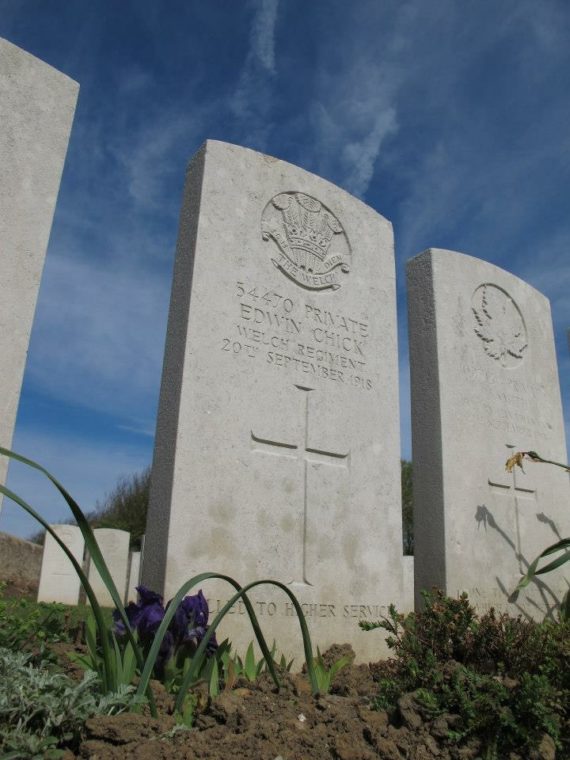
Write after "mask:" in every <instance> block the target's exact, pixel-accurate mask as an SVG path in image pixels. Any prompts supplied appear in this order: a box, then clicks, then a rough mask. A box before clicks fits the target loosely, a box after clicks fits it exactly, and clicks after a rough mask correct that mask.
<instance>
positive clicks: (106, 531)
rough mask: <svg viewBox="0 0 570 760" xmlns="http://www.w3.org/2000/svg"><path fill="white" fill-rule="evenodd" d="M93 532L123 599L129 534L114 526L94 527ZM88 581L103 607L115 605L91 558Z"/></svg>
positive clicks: (125, 586) (127, 563)
mask: <svg viewBox="0 0 570 760" xmlns="http://www.w3.org/2000/svg"><path fill="white" fill-rule="evenodd" d="M93 533H94V535H95V540H96V541H97V544H98V545H99V549H100V550H101V554H102V555H103V559H104V560H105V562H106V564H107V568H108V570H109V572H110V574H111V578H112V579H113V581H114V582H115V586H116V587H117V591H118V592H119V596H120V597H121V599H123V598H124V596H125V593H126V590H127V572H128V566H129V540H130V534H129V533H128V532H127V531H126V530H116V529H115V528H96V529H95V530H94V531H93ZM89 583H90V584H91V586H92V587H93V591H94V592H95V596H96V597H97V601H98V602H99V604H101V605H102V606H103V607H114V606H115V603H114V602H113V599H112V597H111V595H110V593H109V592H108V590H107V587H106V586H105V584H104V583H103V580H102V579H101V576H100V575H99V571H98V570H97V568H96V567H95V564H94V562H93V560H91V561H90V563H89Z"/></svg>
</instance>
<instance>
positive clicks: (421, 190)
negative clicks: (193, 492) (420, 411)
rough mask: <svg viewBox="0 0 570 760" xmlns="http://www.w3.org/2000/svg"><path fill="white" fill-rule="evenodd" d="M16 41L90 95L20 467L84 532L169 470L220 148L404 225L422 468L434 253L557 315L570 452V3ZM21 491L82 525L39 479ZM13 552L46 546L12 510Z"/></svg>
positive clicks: (399, 230)
mask: <svg viewBox="0 0 570 760" xmlns="http://www.w3.org/2000/svg"><path fill="white" fill-rule="evenodd" d="M0 36H2V37H5V38H6V39H8V40H10V41H11V42H13V43H15V44H17V45H19V46H20V47H22V48H24V49H26V50H28V51H29V52H31V53H33V54H34V55H36V56H38V57H39V58H41V59H43V60H44V61H46V62H47V63H49V64H51V65H52V66H54V67H55V68H57V69H59V70H61V71H63V72H64V73H66V74H68V75H69V76H70V77H72V78H73V79H75V80H76V81H78V82H79V83H80V85H81V90H80V95H79V103H78V108H77V112H76V118H75V123H74V126H73V131H72V136H71V142H70V146H69V152H68V156H67V163H66V167H65V172H64V176H63V181H62V185H61V190H60V195H59V202H58V207H57V212H56V216H55V220H54V225H53V229H52V235H51V240H50V245H49V249H48V254H47V259H46V266H45V270H44V277H43V281H42V286H41V291H40V296H39V301H38V308H37V312H36V319H35V324H34V329H33V334H32V339H31V344H30V351H29V358H28V365H27V370H26V374H25V379H24V386H23V390H22V396H21V403H20V410H19V415H18V421H17V426H16V431H15V436H14V441H13V447H14V448H15V449H16V450H18V451H20V452H22V453H24V454H26V455H28V456H31V457H32V458H36V459H38V460H39V461H41V462H42V463H44V464H45V465H46V466H47V467H48V468H51V469H52V470H53V472H54V473H55V474H56V475H57V476H58V477H59V478H60V479H61V480H62V481H63V482H64V483H65V484H66V485H67V487H68V488H69V490H70V491H71V492H72V493H73V494H74V495H75V496H76V498H77V499H78V501H79V502H80V503H81V504H82V505H83V506H84V507H85V508H86V509H90V508H93V507H94V505H95V503H96V501H97V500H98V499H99V500H102V499H103V498H104V496H105V494H106V493H108V492H109V491H110V490H112V488H113V486H114V485H115V483H116V480H117V478H118V477H119V476H121V475H128V474H130V473H132V472H134V471H137V470H140V469H142V468H143V467H144V466H145V465H147V464H148V463H149V462H150V461H151V457H152V444H153V435H154V425H155V417H156V407H157V401H158V392H159V383H160V373H161V364H162V353H163V347H164V339H165V331H166V318H167V309H168V300H169V296H170V284H171V282H170V280H171V274H172V266H173V256H174V248H175V242H176V234H177V220H178V212H179V206H180V200H181V193H182V186H183V181H184V172H185V168H186V165H187V162H188V160H189V158H190V157H191V156H192V155H193V153H194V152H195V151H196V150H197V149H198V148H199V146H200V145H201V143H202V142H203V141H204V140H205V139H206V138H214V139H219V140H226V141H229V142H235V143H238V144H241V145H245V146H248V147H251V148H254V149H256V150H261V151H263V152H266V153H269V154H271V155H275V156H278V157H279V158H282V159H284V160H286V161H290V162H292V163H295V164H297V165H299V166H302V167H303V168H305V169H307V170H309V171H312V172H316V173H318V174H320V175H321V176H323V177H325V178H326V179H329V180H331V181H332V182H335V183H336V184H338V185H340V186H341V187H343V188H344V189H346V190H348V191H349V192H351V193H353V194H355V195H357V196H359V197H360V198H362V200H364V201H365V202H366V203H368V204H369V205H371V206H372V207H373V208H375V209H376V210H377V211H379V212H380V213H381V214H383V215H384V216H386V217H387V218H388V219H390V221H392V223H393V224H394V230H395V236H396V265H397V276H398V298H399V312H400V366H401V407H402V446H403V452H402V453H403V455H404V456H409V455H410V432H409V427H410V422H409V378H408V375H409V372H408V359H407V337H406V316H405V310H406V307H405V277H404V268H405V262H406V261H407V260H408V259H409V258H411V257H412V256H414V255H415V254H417V253H419V252H420V251H422V250H424V249H425V248H427V247H430V246H431V247H441V248H449V249H452V250H457V251H463V252H465V253H469V254H471V255H473V256H477V257H480V258H482V259H485V260H487V261H491V262H493V263H495V264H497V265H499V266H501V267H503V268H505V269H508V270H509V271H511V272H513V273H514V274H516V275H518V276H519V277H522V278H524V279H525V280H527V281H528V282H530V283H531V284H532V285H533V286H534V287H536V288H538V289H539V290H541V291H542V292H544V293H545V294H546V295H547V296H548V297H549V298H550V300H551V303H552V311H553V317H554V324H555V334H556V341H557V348H558V360H559V370H560V376H561V378H562V379H563V380H562V388H563V398H564V402H565V410H566V429H567V433H568V431H569V430H570V388H569V387H568V386H569V385H570V383H568V377H569V375H570V357H569V351H568V345H567V340H566V330H567V328H569V327H570V297H569V294H570V254H569V250H570V192H569V187H570V128H569V125H570V45H569V44H568V40H569V39H570V5H569V4H568V3H567V2H566V0H542V1H541V2H536V0H501V2H497V1H496V0H477V2H467V0H463V1H461V2H460V1H459V0H454V1H452V0H409V1H406V0H397V1H392V0H351V2H350V3H348V2H346V0H312V2H306V0H251V1H250V2H248V1H247V0H243V1H242V0H168V2H158V0H154V1H151V0H121V1H120V2H118V1H117V0H73V1H71V0H67V1H66V2H65V1H64V0H0ZM564 378H566V381H565V382H564ZM9 485H10V486H11V487H12V488H13V489H15V490H18V491H20V492H22V495H24V494H25V495H27V496H28V497H29V499H30V500H31V501H33V503H34V504H37V505H38V507H39V508H40V510H41V511H42V513H43V514H44V515H45V516H46V517H47V518H48V519H49V520H51V521H53V522H56V521H58V520H60V519H61V518H62V517H65V516H66V511H65V507H64V506H63V505H62V503H61V501H60V500H59V499H58V498H57V496H56V495H54V494H53V492H52V491H51V490H50V489H49V488H47V487H46V486H45V484H43V482H41V481H40V480H38V479H37V478H35V477H34V476H31V475H29V474H27V473H26V472H24V470H23V469H21V468H19V467H17V466H12V468H11V471H10V475H9ZM0 530H4V531H7V532H11V533H15V534H17V535H22V536H25V535H28V534H29V533H31V532H33V531H34V530H35V526H34V524H33V521H31V519H29V518H27V517H26V516H25V515H23V514H20V513H19V512H18V509H17V508H16V507H14V506H13V505H11V504H9V502H8V501H7V500H6V501H5V503H4V507H3V510H2V513H1V515H0Z"/></svg>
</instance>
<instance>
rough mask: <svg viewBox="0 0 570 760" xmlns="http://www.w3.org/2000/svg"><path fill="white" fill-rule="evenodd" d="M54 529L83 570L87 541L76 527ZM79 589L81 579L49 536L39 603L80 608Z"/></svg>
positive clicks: (61, 526)
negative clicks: (85, 543)
mask: <svg viewBox="0 0 570 760" xmlns="http://www.w3.org/2000/svg"><path fill="white" fill-rule="evenodd" d="M51 528H52V530H53V531H54V532H55V533H56V534H57V536H58V537H59V538H60V539H61V541H63V543H64V544H65V545H66V547H67V548H68V549H69V550H70V552H71V553H72V554H73V556H74V557H75V559H76V560H77V562H78V563H79V565H80V566H82V564H83V549H84V541H83V535H82V533H81V530H80V529H79V528H78V527H77V525H52V526H51ZM80 588H81V583H80V580H79V576H78V575H77V572H76V570H75V568H74V567H73V565H72V564H71V561H70V560H69V557H67V555H66V554H65V552H64V551H63V549H62V548H61V547H60V546H59V544H58V543H57V542H56V541H55V539H54V538H53V537H52V536H51V535H50V534H49V533H47V532H46V535H45V540H44V552H43V555H42V567H41V571H40V583H39V587H38V602H61V603H62V604H71V605H73V604H77V602H78V600H79V591H80Z"/></svg>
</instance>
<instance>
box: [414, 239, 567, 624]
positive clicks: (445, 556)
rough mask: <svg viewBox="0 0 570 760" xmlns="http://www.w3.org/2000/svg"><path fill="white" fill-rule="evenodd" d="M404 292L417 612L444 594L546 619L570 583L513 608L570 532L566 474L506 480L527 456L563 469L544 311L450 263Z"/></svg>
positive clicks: (447, 258) (548, 584) (489, 268)
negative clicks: (542, 556) (422, 602)
mask: <svg viewBox="0 0 570 760" xmlns="http://www.w3.org/2000/svg"><path fill="white" fill-rule="evenodd" d="M408 283H409V294H408V304H409V330H410V362H411V383H412V441H413V462H414V514H415V518H414V520H415V525H414V536H415V589H416V600H417V601H418V593H419V591H420V590H421V589H430V588H431V587H432V586H434V585H435V586H438V587H440V588H441V589H443V590H445V591H446V592H447V593H449V594H452V595H455V594H458V593H460V592H461V591H466V592H468V594H469V596H470V599H471V601H472V602H474V603H475V604H476V605H477V606H478V607H479V608H481V609H485V608H488V607H490V606H494V607H496V608H498V609H501V610H506V611H509V612H511V613H513V614H518V612H519V611H524V612H525V613H528V614H530V615H534V616H536V617H542V616H544V615H545V614H548V613H549V612H550V611H551V610H552V609H553V607H554V606H555V605H556V603H557V601H560V599H561V597H562V595H563V593H564V591H565V590H566V588H567V585H566V582H565V581H564V579H563V573H558V574H556V575H544V576H541V577H540V578H539V579H537V583H535V584H533V585H531V586H530V587H529V589H528V591H524V592H521V593H520V594H519V595H518V598H517V599H516V600H515V599H514V598H513V597H510V595H511V594H512V592H513V591H514V589H515V588H516V586H517V583H518V581H519V579H520V577H521V573H523V572H524V571H525V570H526V568H527V567H528V563H530V562H531V561H532V560H533V559H534V558H535V556H537V555H538V554H539V553H540V552H541V551H542V550H543V549H545V548H546V547H547V546H548V545H550V544H552V543H554V542H555V541H557V540H558V538H559V537H560V536H564V535H568V534H569V533H570V513H569V512H568V504H569V503H570V489H569V485H568V475H567V474H565V473H564V472H563V471H562V470H561V469H559V468H556V467H551V466H548V465H543V464H542V465H541V464H533V463H530V462H529V463H527V464H525V473H523V472H522V471H521V470H519V469H516V470H515V471H514V472H513V473H512V474H509V473H507V472H506V471H505V462H506V460H507V458H508V457H509V456H510V455H512V454H513V453H514V452H516V451H529V450H534V451H537V452H538V453H539V454H541V455H542V456H543V457H544V458H546V459H552V460H554V461H559V462H562V463H564V462H566V461H567V459H566V444H565V436H564V425H563V417H562V407H561V399H560V388H559V381H558V372H557V366H556V355H555V350H554V340H553V333H552V321H551V315H550V306H549V303H548V300H547V299H546V298H545V297H544V296H543V295H542V294H541V293H539V292H538V291H536V290H535V289H534V288H532V287H531V286H530V285H528V284H527V283H526V282H523V281H522V280H520V279H519V278H518V277H515V276H514V275H512V274H509V273H508V272H505V271H504V270H502V269H499V268H498V267H496V266H493V265H492V264H489V263H487V262H484V261H481V260H479V259H475V258H472V257H471V256H465V255H463V254H459V253H454V252H451V251H442V250H431V251H426V252H424V253H422V254H421V255H420V256H417V257H416V258H414V259H412V261H410V262H409V265H408ZM567 574H568V573H567ZM509 597H510V598H511V601H509Z"/></svg>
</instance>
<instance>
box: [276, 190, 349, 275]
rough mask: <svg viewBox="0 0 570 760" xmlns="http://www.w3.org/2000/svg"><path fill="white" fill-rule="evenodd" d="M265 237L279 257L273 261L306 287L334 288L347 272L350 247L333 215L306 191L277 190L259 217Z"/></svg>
mask: <svg viewBox="0 0 570 760" xmlns="http://www.w3.org/2000/svg"><path fill="white" fill-rule="evenodd" d="M261 234H262V237H263V239H264V240H269V239H270V238H272V239H273V240H274V241H275V243H276V244H277V246H278V249H279V258H272V259H271V261H272V262H273V264H274V265H275V266H276V267H277V268H278V269H280V270H281V271H282V272H283V273H284V274H286V275H287V277H289V278H290V279H292V280H294V281H295V282H296V283H297V284H298V285H301V286H302V287H304V288H308V289H309V290H323V289H325V288H331V289H332V290H337V289H338V288H339V287H340V285H341V283H340V274H339V273H343V274H348V272H349V271H350V246H349V243H348V239H347V236H346V233H345V231H344V229H343V227H342V225H341V224H340V222H339V221H338V219H337V218H336V216H335V215H334V214H333V213H332V212H331V211H330V210H329V209H327V208H326V207H325V206H323V204H322V203H321V202H320V201H318V200H317V199H316V198H312V197H311V196H310V195H305V193H298V192H289V193H279V195H276V196H275V197H274V198H272V199H271V201H270V202H269V203H268V204H267V206H266V207H265V209H264V211H263V215H262V219H261Z"/></svg>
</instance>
